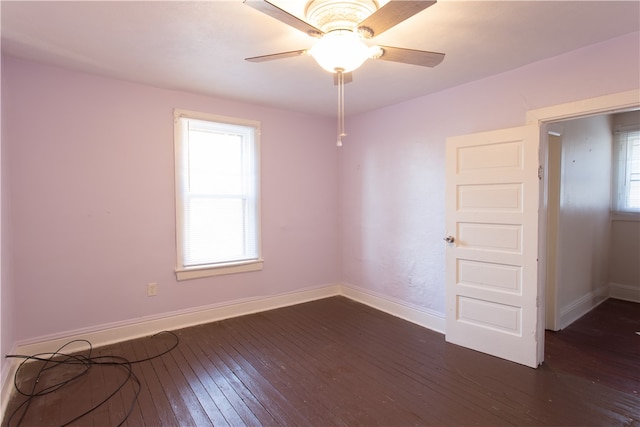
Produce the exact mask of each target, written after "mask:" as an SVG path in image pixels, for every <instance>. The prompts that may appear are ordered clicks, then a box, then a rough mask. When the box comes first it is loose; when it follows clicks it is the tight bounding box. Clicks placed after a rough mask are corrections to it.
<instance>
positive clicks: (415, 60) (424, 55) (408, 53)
mask: <svg viewBox="0 0 640 427" xmlns="http://www.w3.org/2000/svg"><path fill="white" fill-rule="evenodd" d="M379 47H380V48H381V49H382V55H381V56H379V57H378V58H376V59H383V60H385V61H393V62H402V63H404V64H412V65H420V66H422V67H435V66H436V65H438V64H439V63H441V62H442V60H443V59H444V53H438V52H428V51H426V50H414V49H404V48H401V47H390V46H379Z"/></svg>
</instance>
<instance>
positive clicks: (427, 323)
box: [341, 284, 445, 334]
mask: <svg viewBox="0 0 640 427" xmlns="http://www.w3.org/2000/svg"><path fill="white" fill-rule="evenodd" d="M341 294H342V295H343V296H345V297H347V298H349V299H352V300H354V301H357V302H360V303H362V304H366V305H368V306H370V307H373V308H375V309H377V310H380V311H383V312H385V313H388V314H391V315H392V316H395V317H399V318H401V319H404V320H406V321H408V322H411V323H415V324H417V325H420V326H422V327H424V328H427V329H431V330H433V331H436V332H439V333H441V334H444V331H445V316H444V313H440V312H437V311H434V310H429V309H427V308H423V307H418V306H415V305H410V304H407V303H406V302H404V301H400V300H396V299H392V298H389V297H388V296H383V295H379V294H375V293H373V292H371V291H369V290H365V289H362V288H358V287H356V286H353V285H350V284H343V285H342V287H341Z"/></svg>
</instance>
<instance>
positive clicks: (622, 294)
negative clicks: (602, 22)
mask: <svg viewBox="0 0 640 427" xmlns="http://www.w3.org/2000/svg"><path fill="white" fill-rule="evenodd" d="M609 298H615V299H621V300H625V301H631V302H639V303H640V287H638V286H631V285H623V284H620V283H609Z"/></svg>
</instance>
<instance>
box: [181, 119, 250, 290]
mask: <svg viewBox="0 0 640 427" xmlns="http://www.w3.org/2000/svg"><path fill="white" fill-rule="evenodd" d="M259 127H260V124H259V123H258V122H253V121H247V120H240V119H232V118H228V117H220V116H210V115H206V114H201V113H193V112H188V111H181V110H176V111H175V156H176V211H177V212H176V218H177V220H176V236H177V254H178V262H177V264H178V265H177V269H176V275H177V278H178V280H184V279H191V278H197V277H206V276H213V275H218V274H227V273H238V272H243V271H253V270H259V269H261V268H262V259H261V256H260V227H259V224H260V218H259V150H258V148H259V141H258V137H259Z"/></svg>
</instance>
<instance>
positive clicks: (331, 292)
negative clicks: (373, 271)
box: [0, 285, 445, 414]
mask: <svg viewBox="0 0 640 427" xmlns="http://www.w3.org/2000/svg"><path fill="white" fill-rule="evenodd" d="M338 295H341V296H345V297H347V298H350V299H352V300H354V301H357V302H360V303H363V304H366V305H369V306H371V307H373V308H375V309H378V310H380V311H383V312H385V313H389V314H391V315H393V316H396V317H399V318H401V319H404V320H407V321H409V322H412V323H415V324H418V325H420V326H423V327H425V328H428V329H432V330H434V331H436V332H440V333H444V330H445V318H444V314H442V313H439V312H435V311H431V310H428V309H424V308H420V307H416V306H411V305H408V304H406V303H405V302H402V301H399V300H393V299H390V298H388V297H386V296H382V295H377V294H374V293H371V292H369V291H365V290H363V289H359V288H356V287H354V286H350V285H329V286H324V287H319V288H312V289H306V290H302V291H299V292H293V293H287V294H281V295H275V296H271V297H266V298H254V299H247V300H241V301H233V302H230V303H226V304H217V305H212V306H205V307H198V308H197V309H194V310H186V311H179V312H172V313H168V314H166V313H165V314H164V315H162V316H155V317H142V318H138V319H132V320H128V321H127V322H120V323H111V324H103V325H99V326H97V327H93V328H84V329H77V330H73V331H67V332H64V333H61V334H55V335H48V336H43V337H38V338H36V339H33V340H30V341H29V342H22V343H18V344H17V345H16V346H15V348H14V350H13V351H12V352H11V353H10V354H23V355H30V354H38V353H47V352H52V351H55V350H57V349H58V348H60V347H61V346H63V345H65V344H66V343H68V342H70V341H73V340H76V339H82V340H87V341H90V342H91V344H92V346H93V347H94V348H95V347H100V346H104V345H108V344H113V343H117V342H121V341H127V340H131V339H135V338H140V337H144V336H149V335H153V334H156V333H158V332H160V331H170V330H176V329H182V328H186V327H189V326H195V325H200V324H204V323H210V322H216V321H219V320H223V319H229V318H232V317H238V316H243V315H247V314H252V313H258V312H261V311H267V310H273V309H276V308H281V307H286V306H290V305H295V304H301V303H304V302H309V301H313V300H318V299H323V298H328V297H332V296H338ZM84 349H86V345H85V346H83V345H82V344H78V345H76V346H74V345H70V346H67V347H65V352H67V353H71V352H74V351H80V350H84ZM21 361H22V360H21V359H8V360H7V361H5V362H6V364H5V366H3V370H2V371H3V372H2V374H3V375H2V379H1V380H2V386H1V387H2V391H1V393H0V398H1V399H2V401H1V405H0V406H1V408H0V409H1V410H2V412H1V413H3V414H4V413H5V409H6V405H7V403H8V401H9V398H10V396H11V393H12V392H13V391H14V390H13V377H14V375H15V372H16V370H17V368H18V366H19V364H20V363H21ZM5 368H6V369H5Z"/></svg>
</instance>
